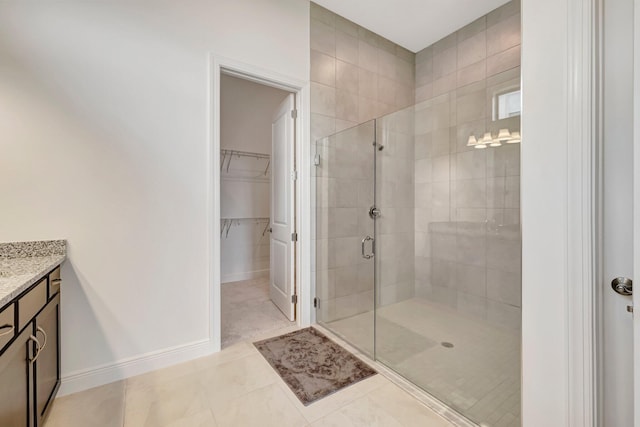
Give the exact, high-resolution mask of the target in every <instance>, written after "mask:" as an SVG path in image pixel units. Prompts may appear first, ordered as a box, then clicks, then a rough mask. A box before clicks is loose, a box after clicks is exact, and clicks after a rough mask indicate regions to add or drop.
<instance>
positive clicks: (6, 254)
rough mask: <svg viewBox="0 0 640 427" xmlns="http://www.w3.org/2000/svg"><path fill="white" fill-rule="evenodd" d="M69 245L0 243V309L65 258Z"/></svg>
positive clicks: (53, 243) (55, 243)
mask: <svg viewBox="0 0 640 427" xmlns="http://www.w3.org/2000/svg"><path fill="white" fill-rule="evenodd" d="M66 253H67V249H66V241H64V240H48V241H38V242H15V243H0V308H2V307H3V306H4V305H6V304H7V303H9V302H10V301H11V300H12V299H13V298H15V297H16V296H17V295H19V294H20V292H22V291H24V290H25V289H27V288H28V287H29V286H31V285H33V284H34V283H36V282H37V281H38V280H40V279H41V278H42V277H44V276H45V275H46V274H47V273H49V272H50V271H51V270H53V269H54V268H55V267H57V266H58V265H60V264H62V262H63V261H64V260H65V258H66Z"/></svg>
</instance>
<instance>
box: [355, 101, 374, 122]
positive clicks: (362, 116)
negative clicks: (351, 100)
mask: <svg viewBox="0 0 640 427" xmlns="http://www.w3.org/2000/svg"><path fill="white" fill-rule="evenodd" d="M376 107H377V101H375V100H373V99H369V98H363V97H362V96H360V97H358V122H359V123H363V122H366V121H368V120H371V119H374V118H375V117H376Z"/></svg>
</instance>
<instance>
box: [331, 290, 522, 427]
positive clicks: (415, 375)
mask: <svg viewBox="0 0 640 427" xmlns="http://www.w3.org/2000/svg"><path fill="white" fill-rule="evenodd" d="M378 314H379V316H378V319H377V323H376V327H378V331H377V334H376V336H375V342H376V345H377V346H378V347H377V349H376V350H377V351H376V357H377V360H378V361H379V362H381V363H383V364H384V365H386V366H388V367H390V368H391V369H393V370H394V371H396V372H398V373H399V374H401V375H402V376H404V377H405V378H407V379H408V380H409V381H411V382H413V383H414V384H416V385H417V386H418V387H421V388H422V389H423V390H425V391H427V392H429V393H431V394H432V395H433V396H434V397H436V398H437V399H440V400H441V401H443V402H444V403H446V404H447V405H449V406H451V407H452V408H453V409H455V410H457V411H458V412H460V413H462V414H464V415H465V416H467V417H469V418H470V419H472V420H474V421H476V422H478V423H482V425H486V426H491V427H517V426H520V336H521V333H520V327H519V325H502V326H501V325H498V324H495V323H489V322H487V321H481V320H479V319H477V318H473V317H469V316H465V315H463V314H461V313H460V312H458V311H455V310H452V309H450V308H448V307H445V306H442V305H439V304H435V303H432V302H430V301H428V300H426V299H423V298H413V299H409V300H405V301H402V302H399V303H396V304H392V305H389V306H385V307H382V308H380V309H378ZM372 325H373V312H367V313H363V314H360V315H357V316H353V317H350V318H346V319H342V320H338V321H334V322H331V323H329V324H326V325H325V326H326V327H327V328H329V330H331V331H332V332H334V333H336V334H338V335H339V336H340V337H342V338H344V339H345V340H346V341H347V342H350V343H351V344H352V345H354V346H356V347H358V348H359V349H361V350H362V351H363V352H364V353H365V354H369V355H370V354H372V353H373V348H372V346H373V342H374V336H373V334H374V332H373V328H372ZM442 342H449V343H452V344H453V345H454V347H453V348H446V347H444V346H442V345H441V343H442Z"/></svg>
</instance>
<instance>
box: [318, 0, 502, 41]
mask: <svg viewBox="0 0 640 427" xmlns="http://www.w3.org/2000/svg"><path fill="white" fill-rule="evenodd" d="M313 1H314V2H315V3H317V4H319V5H321V6H323V7H325V8H327V9H329V10H331V11H333V12H335V13H337V14H338V15H341V16H343V17H345V18H347V19H349V20H351V21H353V22H355V23H356V24H358V25H361V26H363V27H365V28H367V29H369V30H371V31H373V32H374V33H377V34H379V35H381V36H383V37H386V38H387V39H389V40H391V41H392V42H394V43H396V44H399V45H400V46H403V47H405V48H407V49H409V50H410V51H412V52H419V51H420V50H422V49H424V48H425V47H427V46H430V45H432V44H433V43H435V42H437V41H438V40H440V39H441V38H443V37H445V36H447V35H449V34H451V33H452V32H454V31H456V30H458V29H459V28H462V27H464V26H465V25H467V24H468V23H470V22H473V21H474V20H476V19H477V18H479V17H481V16H482V15H485V14H487V13H488V12H490V11H492V10H493V9H495V8H497V7H498V6H502V5H503V4H505V3H507V2H508V0H373V1H372V0H313Z"/></svg>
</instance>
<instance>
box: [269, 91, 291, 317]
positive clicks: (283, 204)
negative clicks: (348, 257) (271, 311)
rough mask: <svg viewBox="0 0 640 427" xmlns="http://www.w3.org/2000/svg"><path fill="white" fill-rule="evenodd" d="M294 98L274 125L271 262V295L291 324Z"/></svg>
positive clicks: (285, 103)
mask: <svg viewBox="0 0 640 427" xmlns="http://www.w3.org/2000/svg"><path fill="white" fill-rule="evenodd" d="M294 109H295V99H294V95H293V94H291V95H289V96H288V97H287V98H286V99H285V100H284V101H283V102H282V104H280V107H278V110H277V112H276V114H275V115H274V117H273V124H272V125H271V171H272V172H271V230H272V232H271V261H270V264H271V265H270V268H271V271H270V276H271V277H270V279H271V280H270V286H269V290H270V294H271V300H272V301H273V303H274V304H275V305H276V306H277V307H278V308H279V309H280V310H281V311H282V312H283V313H284V315H285V316H287V318H288V319H289V320H291V321H293V320H295V303H294V301H293V295H294V294H295V281H294V272H293V266H294V256H295V252H294V246H293V245H294V242H293V241H292V240H293V239H292V234H293V233H294V231H295V216H294V212H295V211H294V207H295V203H294V199H293V194H294V192H293V183H294V180H295V170H294V161H293V159H294V152H293V147H294V146H295V144H294V142H295V141H294V138H295V119H294V114H293V111H294Z"/></svg>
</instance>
